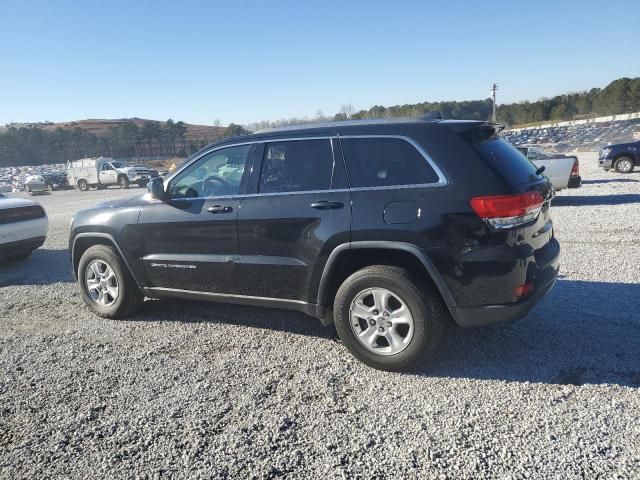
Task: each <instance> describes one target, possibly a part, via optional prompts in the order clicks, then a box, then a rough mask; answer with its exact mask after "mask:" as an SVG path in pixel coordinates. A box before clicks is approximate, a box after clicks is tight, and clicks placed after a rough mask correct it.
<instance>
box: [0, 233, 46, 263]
mask: <svg viewBox="0 0 640 480" xmlns="http://www.w3.org/2000/svg"><path fill="white" fill-rule="evenodd" d="M44 241H45V237H34V238H26V239H23V240H18V241H16V242H10V243H2V244H0V258H5V257H11V256H14V255H21V254H23V253H29V252H32V251H33V250H35V249H36V248H39V247H41V246H42V244H43V243H44Z"/></svg>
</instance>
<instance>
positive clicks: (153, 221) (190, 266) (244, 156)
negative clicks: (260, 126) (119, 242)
mask: <svg viewBox="0 0 640 480" xmlns="http://www.w3.org/2000/svg"><path fill="white" fill-rule="evenodd" d="M254 150H255V147H254V146H252V145H240V146H230V147H223V148H221V149H216V150H213V151H211V152H208V153H206V154H204V155H203V156H202V157H201V158H200V159H198V160H197V161H196V162H194V163H192V164H191V165H189V166H188V167H187V168H186V169H185V170H183V171H182V172H180V173H179V174H178V175H176V176H175V177H174V178H173V179H171V181H170V183H169V185H168V186H167V196H168V198H167V199H166V200H165V201H154V202H152V203H150V204H148V205H147V206H145V207H144V208H143V209H142V212H141V214H140V219H139V222H138V226H137V228H138V229H139V231H140V233H141V235H142V236H143V238H144V239H145V242H144V244H145V246H144V254H143V262H144V266H145V270H146V273H147V277H148V279H149V282H150V286H151V287H152V288H161V289H167V288H168V289H177V290H188V291H199V292H208V293H233V292H234V288H235V284H236V281H235V271H234V263H235V261H236V260H237V256H238V239H237V231H236V217H237V215H238V207H239V205H240V200H239V198H238V195H239V194H241V193H243V191H244V189H245V188H246V183H247V179H248V178H247V177H248V172H249V168H247V169H245V166H248V163H249V162H250V161H251V159H252V155H253V151H254Z"/></svg>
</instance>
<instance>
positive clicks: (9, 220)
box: [0, 194, 49, 260]
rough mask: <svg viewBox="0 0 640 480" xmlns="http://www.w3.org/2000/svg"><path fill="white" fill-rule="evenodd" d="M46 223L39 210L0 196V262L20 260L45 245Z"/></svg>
mask: <svg viewBox="0 0 640 480" xmlns="http://www.w3.org/2000/svg"><path fill="white" fill-rule="evenodd" d="M48 229H49V220H48V218H47V214H46V213H45V211H44V208H42V206H41V205H40V204H38V203H36V202H34V201H32V200H28V199H26V198H12V197H7V196H5V195H3V194H0V260H23V259H25V258H27V257H28V256H29V255H31V252H32V251H33V250H35V249H36V248H39V247H40V246H41V245H42V244H43V243H44V241H45V238H46V236H47V230H48Z"/></svg>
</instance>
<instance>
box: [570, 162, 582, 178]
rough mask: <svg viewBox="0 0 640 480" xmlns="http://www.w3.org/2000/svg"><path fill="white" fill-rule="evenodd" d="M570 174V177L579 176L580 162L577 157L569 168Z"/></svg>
mask: <svg viewBox="0 0 640 480" xmlns="http://www.w3.org/2000/svg"><path fill="white" fill-rule="evenodd" d="M571 176H572V177H579V176H580V162H579V161H578V159H577V158H576V160H575V161H574V162H573V168H572V169H571Z"/></svg>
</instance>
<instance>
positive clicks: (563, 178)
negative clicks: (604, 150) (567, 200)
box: [516, 147, 582, 190]
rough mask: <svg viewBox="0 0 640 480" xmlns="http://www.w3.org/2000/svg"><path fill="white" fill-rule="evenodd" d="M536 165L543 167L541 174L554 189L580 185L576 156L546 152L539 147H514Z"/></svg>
mask: <svg viewBox="0 0 640 480" xmlns="http://www.w3.org/2000/svg"><path fill="white" fill-rule="evenodd" d="M516 148H517V149H518V150H519V151H520V152H521V153H522V154H523V155H524V156H525V157H527V158H528V159H529V160H530V161H531V163H533V164H534V165H535V166H536V167H538V168H542V167H544V171H543V174H544V176H545V177H547V178H548V179H549V180H550V181H551V183H552V184H553V188H554V189H555V190H563V189H565V188H578V187H579V186H580V185H582V177H581V176H580V162H578V157H574V156H570V155H562V154H558V153H548V152H545V151H544V150H542V149H541V148H539V147H516Z"/></svg>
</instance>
